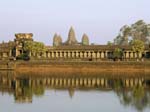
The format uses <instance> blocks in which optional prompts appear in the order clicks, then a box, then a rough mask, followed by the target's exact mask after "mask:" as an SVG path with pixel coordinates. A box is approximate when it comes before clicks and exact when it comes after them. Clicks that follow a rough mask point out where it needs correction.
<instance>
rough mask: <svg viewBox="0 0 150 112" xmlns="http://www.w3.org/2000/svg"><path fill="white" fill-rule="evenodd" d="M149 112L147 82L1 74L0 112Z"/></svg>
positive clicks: (113, 77) (114, 77) (95, 77)
mask: <svg viewBox="0 0 150 112" xmlns="http://www.w3.org/2000/svg"><path fill="white" fill-rule="evenodd" d="M50 111H52V112H138V111H139V112H150V78H149V77H146V76H143V77H116V76H109V77H108V76H106V75H102V76H92V77H89V76H84V77H83V76H82V77H81V76H69V77H68V76H67V77H66V76H65V77H64V76H63V77H57V76H46V77H43V76H42V77H41V76H32V75H28V76H24V75H21V76H16V75H12V74H9V73H1V74H0V112H50Z"/></svg>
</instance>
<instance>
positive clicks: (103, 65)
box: [0, 61, 150, 73]
mask: <svg viewBox="0 0 150 112" xmlns="http://www.w3.org/2000/svg"><path fill="white" fill-rule="evenodd" d="M2 70H6V71H7V70H12V71H16V72H34V71H39V72H51V73H54V72H57V73H62V72H64V73H74V72H77V73H78V72H79V73H87V72H88V73H100V72H131V73H132V72H142V73H150V62H59V61H55V62H54V61H52V62H50V61H44V62H43V61H15V62H12V61H9V62H3V63H1V65H0V71H2Z"/></svg>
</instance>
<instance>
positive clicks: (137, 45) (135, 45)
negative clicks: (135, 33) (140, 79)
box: [131, 39, 145, 58]
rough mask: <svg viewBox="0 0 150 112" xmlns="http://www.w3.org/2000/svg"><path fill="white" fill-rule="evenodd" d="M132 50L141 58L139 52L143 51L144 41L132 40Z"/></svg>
mask: <svg viewBox="0 0 150 112" xmlns="http://www.w3.org/2000/svg"><path fill="white" fill-rule="evenodd" d="M131 46H132V50H133V51H134V52H135V53H136V54H137V58H141V57H142V55H141V53H142V52H143V51H144V48H145V46H144V42H143V41H141V40H137V39H135V40H132V41H131Z"/></svg>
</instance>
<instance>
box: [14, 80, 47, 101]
mask: <svg viewBox="0 0 150 112" xmlns="http://www.w3.org/2000/svg"><path fill="white" fill-rule="evenodd" d="M43 94H44V86H43V85H38V86H30V85H29V80H28V79H22V80H20V86H19V87H17V88H16V90H15V101H16V102H22V103H24V102H32V96H33V95H36V96H42V95H43Z"/></svg>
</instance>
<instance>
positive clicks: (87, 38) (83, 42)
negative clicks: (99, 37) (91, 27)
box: [82, 34, 89, 45]
mask: <svg viewBox="0 0 150 112" xmlns="http://www.w3.org/2000/svg"><path fill="white" fill-rule="evenodd" d="M82 45H89V37H88V36H87V35H86V34H83V36H82Z"/></svg>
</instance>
